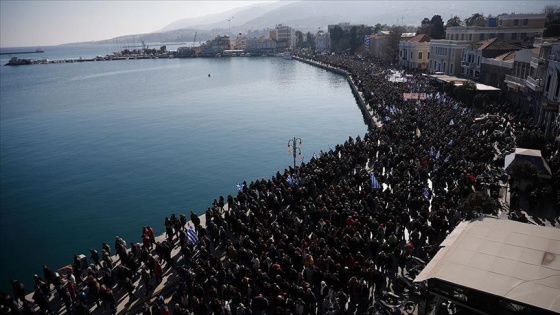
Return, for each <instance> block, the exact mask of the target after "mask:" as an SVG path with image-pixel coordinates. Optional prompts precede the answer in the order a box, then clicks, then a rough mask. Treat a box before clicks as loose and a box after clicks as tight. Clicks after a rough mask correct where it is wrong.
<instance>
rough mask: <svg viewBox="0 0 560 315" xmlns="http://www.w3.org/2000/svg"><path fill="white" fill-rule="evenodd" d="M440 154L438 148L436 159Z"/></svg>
mask: <svg viewBox="0 0 560 315" xmlns="http://www.w3.org/2000/svg"><path fill="white" fill-rule="evenodd" d="M440 156H441V155H440V154H439V150H438V151H437V153H436V160H437V159H439V157H440Z"/></svg>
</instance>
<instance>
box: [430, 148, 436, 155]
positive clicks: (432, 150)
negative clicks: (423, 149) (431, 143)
mask: <svg viewBox="0 0 560 315" xmlns="http://www.w3.org/2000/svg"><path fill="white" fill-rule="evenodd" d="M429 154H430V156H434V154H435V153H434V147H431V148H430V152H429Z"/></svg>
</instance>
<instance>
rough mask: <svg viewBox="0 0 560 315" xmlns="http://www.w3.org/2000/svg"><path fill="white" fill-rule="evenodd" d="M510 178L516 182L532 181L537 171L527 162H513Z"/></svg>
mask: <svg viewBox="0 0 560 315" xmlns="http://www.w3.org/2000/svg"><path fill="white" fill-rule="evenodd" d="M510 167H511V177H513V178H514V179H515V180H517V181H521V180H532V179H534V178H536V177H537V174H538V173H539V170H538V169H537V167H536V166H535V165H533V164H531V163H529V162H517V161H516V162H513V163H511V166H510Z"/></svg>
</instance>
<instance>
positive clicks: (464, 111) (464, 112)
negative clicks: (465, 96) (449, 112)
mask: <svg viewBox="0 0 560 315" xmlns="http://www.w3.org/2000/svg"><path fill="white" fill-rule="evenodd" d="M466 113H467V108H466V107H465V108H463V112H462V113H461V115H465V114H466Z"/></svg>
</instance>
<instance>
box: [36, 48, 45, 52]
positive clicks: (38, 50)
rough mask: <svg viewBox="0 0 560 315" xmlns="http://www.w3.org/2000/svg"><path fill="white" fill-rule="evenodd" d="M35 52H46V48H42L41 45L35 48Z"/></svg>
mask: <svg viewBox="0 0 560 315" xmlns="http://www.w3.org/2000/svg"><path fill="white" fill-rule="evenodd" d="M35 52H36V53H44V52H45V50H44V49H43V48H41V47H37V49H35Z"/></svg>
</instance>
